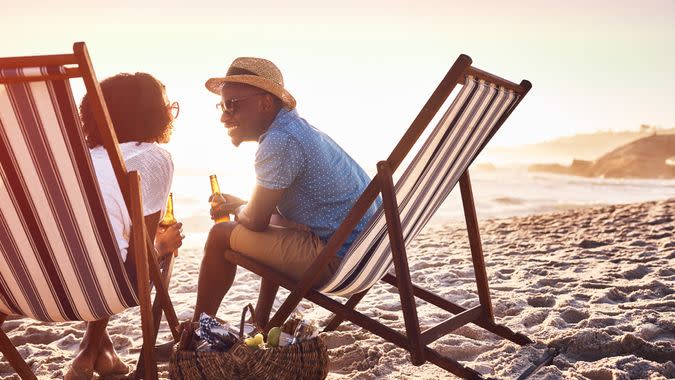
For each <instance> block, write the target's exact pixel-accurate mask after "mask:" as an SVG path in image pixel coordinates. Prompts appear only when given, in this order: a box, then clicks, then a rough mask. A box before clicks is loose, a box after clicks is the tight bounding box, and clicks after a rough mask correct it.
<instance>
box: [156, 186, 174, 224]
mask: <svg viewBox="0 0 675 380" xmlns="http://www.w3.org/2000/svg"><path fill="white" fill-rule="evenodd" d="M176 223H178V221H177V220H176V217H175V216H174V215H173V193H169V198H168V199H167V200H166V212H165V213H164V217H163V218H162V220H160V221H159V225H160V226H162V227H169V226H171V225H174V224H176Z"/></svg>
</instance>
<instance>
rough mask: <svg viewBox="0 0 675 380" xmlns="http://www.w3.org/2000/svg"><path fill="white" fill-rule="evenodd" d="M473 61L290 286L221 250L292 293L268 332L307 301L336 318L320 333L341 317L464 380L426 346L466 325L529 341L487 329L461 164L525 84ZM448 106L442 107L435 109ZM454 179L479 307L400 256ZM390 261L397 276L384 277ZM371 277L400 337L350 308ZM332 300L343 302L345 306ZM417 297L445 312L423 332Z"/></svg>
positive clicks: (446, 83)
mask: <svg viewBox="0 0 675 380" xmlns="http://www.w3.org/2000/svg"><path fill="white" fill-rule="evenodd" d="M471 63H472V61H471V58H469V57H468V56H466V55H460V56H459V58H458V59H457V60H456V62H455V63H454V64H453V65H452V67H451V68H450V70H449V72H448V73H447V75H446V76H445V77H444V79H443V80H442V81H441V83H440V84H439V86H438V87H437V88H436V90H435V91H434V93H433V94H432V95H431V97H430V98H429V100H428V101H427V103H426V104H425V105H424V107H423V109H422V111H421V112H420V113H419V115H418V116H417V118H416V119H415V120H414V121H413V123H412V125H411V126H410V127H409V129H408V130H407V131H406V133H405V134H404V136H403V138H401V140H400V142H399V143H398V145H396V147H395V148H394V150H393V152H392V153H391V155H390V156H389V157H388V158H387V159H386V160H384V161H381V162H379V163H378V165H377V169H378V172H377V175H376V176H375V178H373V180H372V181H371V183H370V184H369V185H368V187H367V188H366V190H365V191H364V192H363V194H362V195H361V197H360V198H359V199H358V200H357V202H356V203H355V204H354V206H353V208H352V209H351V210H350V212H349V213H348V215H347V216H346V217H345V219H344V220H343V222H342V224H341V225H340V227H339V228H338V229H337V231H336V232H335V233H334V234H333V236H332V237H331V238H330V239H329V241H328V242H327V244H326V246H325V248H324V250H323V252H322V253H321V254H320V256H319V257H317V259H316V260H315V261H314V263H313V264H312V266H311V267H310V269H308V270H307V272H306V274H305V275H304V277H303V278H302V279H301V280H300V281H292V280H289V279H288V278H287V277H284V276H283V275H281V274H279V272H275V271H274V270H273V269H272V268H268V267H265V266H263V265H261V264H260V263H258V262H255V261H253V260H251V259H248V258H246V257H245V256H243V255H239V254H236V253H233V252H228V253H226V257H227V258H228V259H229V260H231V261H233V262H235V263H237V264H238V265H241V266H243V267H245V268H247V269H249V270H251V271H253V272H255V273H257V274H258V275H260V276H261V277H263V278H265V279H267V280H269V281H272V282H274V283H277V284H279V285H280V286H283V287H284V288H286V289H288V290H290V291H291V293H290V295H289V296H288V297H287V298H286V300H285V301H284V303H283V304H282V305H281V306H280V307H279V309H278V310H277V312H276V313H275V314H274V316H273V317H272V319H271V320H270V321H269V323H268V324H267V328H269V327H271V326H279V325H280V324H281V323H282V322H283V321H284V320H285V319H286V318H287V317H288V316H289V315H290V313H291V312H292V311H293V310H294V309H295V307H296V306H297V305H298V303H299V302H300V301H301V300H302V299H303V298H306V299H308V300H309V301H312V302H313V303H315V304H317V305H319V306H321V307H323V308H326V309H328V310H330V311H331V312H333V313H334V317H333V319H332V320H331V321H330V322H329V323H328V324H327V326H326V328H325V330H326V331H330V330H334V329H335V328H337V326H338V325H339V324H340V323H341V322H342V321H343V320H345V319H346V320H349V321H351V322H352V323H355V324H356V325H358V326H360V327H362V328H365V329H366V330H368V331H370V332H372V333H374V334H376V335H379V336H380V337H382V338H384V339H386V340H387V341H389V342H392V343H394V344H396V345H398V346H400V347H403V348H405V349H406V350H408V351H409V352H410V357H411V362H412V363H413V364H414V365H422V364H424V363H425V362H427V361H428V362H431V363H433V364H435V365H438V366H439V367H441V368H443V369H445V370H447V371H449V372H451V373H453V374H456V375H458V376H461V377H465V378H481V374H480V373H479V372H477V371H474V370H472V369H470V368H468V367H465V366H463V365H462V364H460V363H459V362H457V361H455V360H453V359H451V358H449V357H445V356H443V355H441V354H440V353H438V352H437V351H436V350H433V349H431V348H430V347H429V344H430V343H432V342H434V341H435V340H437V339H439V338H441V337H443V336H444V335H446V334H448V333H450V332H451V331H453V330H456V329H457V328H459V327H461V326H463V325H465V324H467V323H474V324H476V325H478V326H480V327H482V328H484V329H487V330H489V331H491V332H493V333H495V334H497V335H499V336H501V337H503V338H506V339H509V340H511V341H513V342H515V343H517V344H520V345H525V344H528V343H531V340H530V339H528V338H527V337H526V336H524V335H522V334H519V333H515V332H513V331H511V330H510V329H508V328H506V327H504V326H501V325H498V324H496V323H495V320H494V314H493V311H492V304H491V301H490V293H489V288H488V280H487V272H486V270H485V263H484V259H483V252H482V248H481V241H480V235H479V229H478V223H477V219H476V212H475V206H474V201H473V195H472V192H471V182H470V179H469V173H468V168H469V165H470V164H471V163H472V162H473V160H474V159H475V158H476V156H477V155H478V153H479V152H480V151H481V150H482V149H483V148H484V147H485V145H486V144H487V143H488V141H489V140H490V138H492V136H493V135H494V134H495V132H497V130H498V129H499V127H500V126H501V125H502V124H503V123H504V121H505V120H506V119H507V118H508V116H509V115H510V114H511V112H513V110H514V109H515V108H516V106H517V105H518V103H520V101H521V100H522V99H523V97H524V96H525V95H526V94H527V92H528V91H529V89H530V87H531V84H530V83H529V82H528V81H526V80H524V81H522V82H521V83H520V84H515V83H512V82H510V81H508V80H505V79H502V78H500V77H497V76H495V75H492V74H490V73H487V72H484V71H482V70H479V69H477V68H474V67H472V66H471ZM456 86H461V89H459V91H458V92H457V95H456V97H455V98H454V100H452V101H449V99H448V97H449V96H450V95H451V93H452V92H453V90H454V89H455V87H456ZM448 103H449V106H447V107H443V105H444V104H448ZM442 108H445V109H443V110H442V113H440V114H439V116H440V118H439V122H438V124H437V125H436V126H435V128H433V129H432V130H431V132H430V133H429V137H428V138H427V140H426V141H425V142H424V143H423V145H422V147H421V148H420V150H419V151H418V152H417V153H416V155H415V156H414V157H413V159H412V160H411V161H410V164H409V165H408V166H407V167H406V168H401V169H402V170H403V169H404V171H403V173H402V175H401V177H400V178H399V179H398V180H397V182H396V184H394V183H393V178H392V173H394V171H395V170H396V169H397V168H398V167H399V165H400V164H401V162H402V161H403V160H404V158H405V156H406V155H408V153H409V152H410V150H411V148H412V147H413V145H414V144H415V143H416V142H417V140H418V139H419V138H420V136H421V135H422V133H423V132H424V131H425V129H427V127H428V126H429V125H430V124H431V121H432V119H434V117H435V116H436V114H437V113H438V112H439V111H441V109H442ZM458 182H459V185H460V190H461V196H462V203H463V208H464V214H465V218H466V224H467V231H468V235H469V236H468V238H469V242H470V247H471V255H472V261H473V266H474V271H475V276H476V282H477V288H478V297H479V301H480V305H479V306H476V307H473V308H470V309H465V308H463V307H461V306H459V305H456V304H454V303H452V302H450V301H448V300H446V299H444V298H442V297H439V296H438V295H436V294H433V293H432V292H430V291H427V290H425V289H422V288H420V287H418V286H416V285H414V284H412V282H411V279H410V272H409V268H408V261H407V257H406V245H407V244H408V243H410V242H411V241H412V240H413V239H414V238H415V236H416V234H417V233H418V232H419V231H420V230H421V229H422V228H423V227H424V225H425V224H426V223H427V221H428V220H429V219H430V218H431V216H432V215H433V214H434V212H435V211H436V210H437V209H438V207H439V206H440V205H441V203H442V202H443V201H444V200H445V199H446V197H447V196H448V194H449V193H450V191H451V190H452V189H453V188H454V187H455V185H456V184H457V183H458ZM379 194H381V195H382V206H381V208H380V209H379V210H378V212H377V213H376V215H374V216H373V218H372V219H371V220H370V221H369V224H368V225H367V228H366V229H365V230H364V231H363V232H362V233H361V235H360V236H359V237H358V238H357V240H356V241H355V242H354V243H353V244H352V246H351V247H350V249H349V251H348V252H347V253H346V255H345V257H344V259H343V261H342V263H341V265H340V267H339V268H338V270H337V272H336V273H335V274H334V276H333V277H332V278H331V279H330V280H329V281H328V282H327V283H326V284H325V285H323V286H322V287H321V288H319V289H314V288H313V287H312V284H314V283H315V281H316V280H317V277H318V275H319V273H320V272H321V270H320V268H322V267H323V266H325V265H327V264H328V262H329V261H330V260H331V259H332V258H333V257H334V255H335V253H336V252H337V251H338V249H339V247H340V246H341V245H342V244H343V242H344V241H345V239H346V238H347V237H348V235H349V233H350V231H352V230H353V228H354V227H355V226H356V224H357V223H358V221H359V220H360V219H361V218H362V216H363V215H364V213H365V211H366V210H367V209H368V208H369V207H370V206H371V205H372V203H373V202H374V201H375V199H376V198H377V197H378V195H379ZM392 263H393V264H394V269H395V271H394V272H395V274H390V273H388V271H389V267H390V266H391V264H392ZM379 281H384V282H385V283H388V284H391V285H393V286H394V287H396V289H397V290H398V292H399V294H400V300H401V308H402V312H403V317H404V320H405V334H402V333H400V332H398V331H396V330H394V329H392V328H390V327H387V326H385V325H384V324H382V323H380V322H379V321H376V320H374V319H372V318H369V317H367V316H366V315H364V314H362V313H360V312H358V311H356V310H355V309H354V307H355V306H356V305H357V304H358V302H359V301H360V300H361V299H362V298H363V297H364V296H365V294H366V292H367V291H368V289H370V288H371V287H372V286H373V285H374V284H375V283H377V282H379ZM331 296H342V297H349V299H348V300H347V301H346V303H344V304H343V303H341V302H339V301H337V300H336V299H334V298H333V297H331ZM416 297H418V298H420V299H422V300H424V301H427V302H429V303H431V304H433V305H435V306H437V307H439V308H441V309H443V310H445V311H447V312H448V313H449V315H450V314H451V316H449V317H448V319H446V320H445V321H443V322H441V323H439V324H438V325H436V326H434V327H431V328H428V329H426V330H425V331H421V329H420V324H419V321H418V317H417V310H416V306H415V298H416Z"/></svg>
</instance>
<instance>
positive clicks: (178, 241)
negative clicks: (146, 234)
mask: <svg viewBox="0 0 675 380" xmlns="http://www.w3.org/2000/svg"><path fill="white" fill-rule="evenodd" d="M184 238H185V235H183V223H176V224H172V225H170V226H168V227H162V226H159V227H157V233H155V249H156V250H157V254H158V255H159V257H158V258H162V257H164V256H166V255H169V254H171V253H172V252H173V251H175V250H177V249H178V248H179V247H180V246H181V245H183V239H184Z"/></svg>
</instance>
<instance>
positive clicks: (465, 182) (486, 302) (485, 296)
mask: <svg viewBox="0 0 675 380" xmlns="http://www.w3.org/2000/svg"><path fill="white" fill-rule="evenodd" d="M459 187H460V192H461V194H462V205H463V206H464V218H465V219H466V230H467V233H468V234H469V245H470V246H471V261H472V262H473V271H474V274H475V276H476V286H477V287H478V299H479V300H480V305H481V307H482V308H483V314H484V316H485V318H487V319H489V320H491V321H493V320H494V318H495V317H494V312H493V311H492V301H491V300H490V287H489V285H488V278H487V271H486V270H485V258H484V257H483V247H482V245H481V241H480V230H479V228H478V218H477V217H476V207H475V205H474V202H473V191H472V190H471V179H470V178H469V171H468V170H467V171H465V172H464V174H462V176H461V177H460V179H459Z"/></svg>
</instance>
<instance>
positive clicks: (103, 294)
mask: <svg viewBox="0 0 675 380" xmlns="http://www.w3.org/2000/svg"><path fill="white" fill-rule="evenodd" d="M73 50H74V53H73V54H63V55H46V56H32V57H14V58H0V163H1V165H0V177H1V180H0V325H1V324H2V322H4V321H5V319H6V318H7V317H8V316H23V317H28V318H33V319H36V320H40V321H48V322H50V321H53V322H59V321H96V320H100V319H102V318H105V317H109V316H112V315H114V314H117V313H120V312H121V311H124V310H125V309H127V308H129V307H133V306H137V305H140V309H141V316H142V318H141V319H142V331H143V341H144V344H143V349H142V352H143V355H144V356H145V358H146V361H145V362H146V366H145V368H144V369H142V372H143V374H144V375H145V378H148V379H150V378H157V367H156V363H155V360H154V356H153V347H154V341H155V336H156V331H154V332H153V328H152V327H153V320H152V311H151V306H150V279H151V278H152V280H153V282H154V285H155V287H156V289H157V294H158V295H159V298H160V303H161V304H162V306H163V309H164V312H165V314H166V316H167V320H168V321H169V325H170V326H171V329H172V333H173V334H174V338H177V331H176V329H175V326H176V325H177V324H178V321H177V319H176V314H175V311H174V310H173V307H172V306H171V301H170V299H169V295H168V293H167V291H166V282H165V281H162V279H161V274H160V271H159V268H158V263H157V259H156V256H155V255H154V248H153V243H152V240H151V239H150V237H149V236H148V233H147V230H146V228H145V224H144V217H143V208H142V202H141V191H140V178H139V175H138V173H137V172H130V173H127V171H126V168H125V164H124V160H123V159H122V158H121V155H120V151H119V147H118V145H117V138H116V136H115V132H114V129H113V128H112V123H111V120H110V116H109V114H108V111H107V109H106V107H105V101H104V98H103V95H102V93H101V88H100V87H99V84H98V81H97V80H96V76H95V74H94V71H93V67H92V65H91V61H90V59H89V54H88V52H87V49H86V46H85V44H84V43H83V42H78V43H75V44H74V46H73ZM71 78H82V80H83V82H84V85H85V87H86V89H87V92H88V93H89V94H90V95H91V102H92V108H93V109H94V113H95V117H96V122H97V126H98V128H99V132H100V135H101V136H102V137H103V140H104V146H105V148H106V149H107V151H108V154H109V156H110V161H111V162H112V164H113V168H114V170H115V175H116V177H117V180H118V182H119V184H120V188H121V189H122V194H123V195H124V198H125V201H126V204H127V208H128V210H129V215H130V216H131V220H132V223H133V229H132V237H131V241H132V244H131V246H130V247H129V251H128V252H129V258H130V259H131V258H133V260H135V261H134V263H135V264H136V273H137V276H136V277H137V283H133V284H132V282H131V281H130V279H129V277H128V275H127V272H126V270H125V268H124V263H123V262H122V260H121V257H120V255H119V250H118V247H117V242H116V240H115V236H114V234H113V231H112V229H111V227H110V223H109V221H108V217H107V213H106V209H105V206H104V204H103V200H102V197H101V194H100V191H99V187H98V182H97V179H96V176H95V172H94V170H93V167H92V163H91V158H90V155H89V150H88V148H87V146H86V144H85V140H84V137H83V132H82V128H81V125H80V121H79V117H78V113H77V109H76V106H75V102H74V100H73V95H72V92H71V87H70V82H69V80H70V79H71ZM0 350H1V351H2V353H3V355H4V357H5V358H6V359H7V360H8V361H9V363H10V364H11V365H12V367H13V368H14V369H15V370H16V372H17V373H18V374H19V376H20V377H21V378H22V379H34V378H35V375H34V374H33V372H32V370H31V368H30V367H29V366H28V365H27V364H26V362H25V361H24V360H23V359H22V357H21V356H20V354H19V353H18V351H17V350H16V348H15V347H14V346H13V345H12V343H11V341H10V340H9V338H8V336H7V335H6V334H5V333H4V332H3V331H2V330H0ZM138 372H139V369H138V368H137V373H138Z"/></svg>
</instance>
